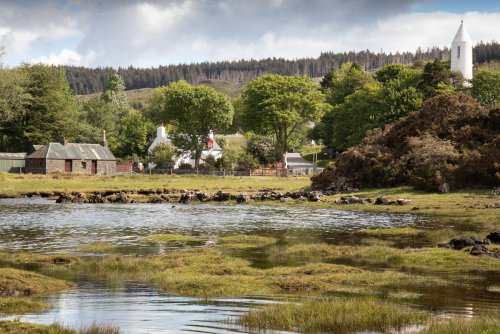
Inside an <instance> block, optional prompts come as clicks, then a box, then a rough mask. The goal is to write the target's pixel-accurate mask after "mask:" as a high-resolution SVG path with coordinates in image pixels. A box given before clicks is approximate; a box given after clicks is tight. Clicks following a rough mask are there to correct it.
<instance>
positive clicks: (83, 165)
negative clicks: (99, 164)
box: [82, 161, 87, 169]
mask: <svg viewBox="0 0 500 334" xmlns="http://www.w3.org/2000/svg"><path fill="white" fill-rule="evenodd" d="M82 169H87V161H82Z"/></svg>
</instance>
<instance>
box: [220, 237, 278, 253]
mask: <svg viewBox="0 0 500 334" xmlns="http://www.w3.org/2000/svg"><path fill="white" fill-rule="evenodd" d="M276 242H277V240H276V239H275V238H271V237H263V236H259V235H245V234H238V235H231V236H226V237H221V238H219V246H220V247H223V248H235V249H240V248H257V247H265V246H270V245H274V244H275V243H276Z"/></svg>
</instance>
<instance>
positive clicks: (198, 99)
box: [161, 81, 234, 166]
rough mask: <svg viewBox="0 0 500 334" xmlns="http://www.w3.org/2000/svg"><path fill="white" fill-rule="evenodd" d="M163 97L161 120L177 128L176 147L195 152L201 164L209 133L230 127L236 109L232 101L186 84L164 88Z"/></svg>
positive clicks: (194, 154)
mask: <svg viewBox="0 0 500 334" xmlns="http://www.w3.org/2000/svg"><path fill="white" fill-rule="evenodd" d="M161 91H162V92H163V94H164V97H165V99H164V101H163V103H164V109H163V112H162V114H161V115H162V118H163V119H164V120H165V121H167V122H169V123H170V124H171V125H173V127H174V133H173V134H172V135H171V137H172V142H173V143H174V144H175V146H177V147H179V148H181V149H183V150H184V151H190V152H192V153H193V158H194V159H195V161H196V166H198V164H199V160H200V156H201V152H202V151H203V149H204V146H205V143H206V140H207V137H208V134H209V131H210V130H213V131H214V132H218V131H222V130H223V129H225V128H227V127H228V126H229V125H231V122H232V120H233V114H234V110H233V106H232V104H231V102H230V101H229V98H228V97H227V96H226V95H224V94H221V93H219V92H217V91H215V90H214V89H213V88H210V87H205V86H197V87H194V86H191V85H190V84H188V83H187V82H186V81H179V82H176V83H171V84H170V85H168V86H166V87H163V88H161Z"/></svg>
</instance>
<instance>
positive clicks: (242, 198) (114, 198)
mask: <svg viewBox="0 0 500 334" xmlns="http://www.w3.org/2000/svg"><path fill="white" fill-rule="evenodd" d="M329 195H333V194H330V193H325V192H322V191H319V190H301V191H295V192H290V191H289V192H283V193H282V192H278V191H275V190H273V189H261V190H259V191H257V192H255V193H251V194H247V193H246V192H241V193H239V194H234V193H229V192H224V191H217V192H215V193H212V194H210V193H206V192H202V191H199V190H185V189H184V190H171V189H167V188H162V189H138V190H104V191H91V192H77V191H73V192H63V191H39V192H38V191H36V192H27V193H22V194H18V195H15V196H9V195H5V194H4V195H0V198H18V197H28V198H31V197H42V198H49V199H55V200H56V203H81V204H83V203H91V204H99V203H121V204H128V203H155V204H162V203H181V204H188V203H196V202H228V201H233V202H236V203H249V202H263V201H280V202H283V203H286V202H292V201H293V202H295V203H304V202H324V201H325V199H326V196H329ZM332 203H333V204H373V205H406V204H409V203H411V201H410V200H409V199H404V198H399V199H394V200H391V199H389V198H387V197H386V196H380V197H377V198H361V197H357V196H354V195H349V196H342V197H341V198H340V199H338V200H336V201H333V202H332Z"/></svg>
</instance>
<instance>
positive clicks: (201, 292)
mask: <svg viewBox="0 0 500 334" xmlns="http://www.w3.org/2000/svg"><path fill="white" fill-rule="evenodd" d="M70 270H74V271H75V272H77V273H81V274H85V275H89V276H90V277H94V278H96V279H106V280H108V281H109V282H114V283H115V284H116V283H117V282H120V281H121V282H123V281H126V280H135V281H140V282H144V283H148V284H151V285H153V286H155V287H156V288H158V289H160V290H162V291H164V292H166V293H172V294H177V295H186V296H195V297H206V298H208V297H241V296H244V295H255V294H285V295H290V294H295V295H297V294H299V295H301V294H306V295H310V294H312V295H315V294H323V293H336V292H338V291H351V292H353V291H358V292H359V293H360V294H371V293H373V292H375V291H378V290H383V289H386V288H387V287H388V286H397V287H399V286H405V285H412V286H426V285H428V284H431V285H438V286H439V285H447V284H448V282H447V281H445V280H442V279H439V278H436V277H432V276H419V275H410V274H404V273H399V272H396V271H369V270H363V269H359V268H355V267H351V266H345V265H338V264H329V263H307V264H304V265H299V266H293V267H287V266H278V267H273V268H270V269H259V268H255V267H252V266H251V263H250V262H248V261H246V260H243V259H240V258H237V257H234V256H231V255H229V254H227V253H226V252H224V251H222V250H220V249H218V248H210V249H208V248H191V249H181V250H176V251H172V252H170V253H167V254H165V255H162V256H151V257H136V256H127V257H119V256H104V257H94V258H88V259H85V260H84V261H81V262H79V263H77V264H75V266H74V267H73V268H72V269H70Z"/></svg>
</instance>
